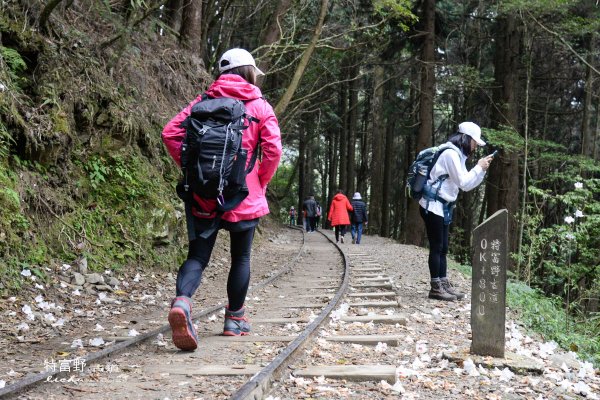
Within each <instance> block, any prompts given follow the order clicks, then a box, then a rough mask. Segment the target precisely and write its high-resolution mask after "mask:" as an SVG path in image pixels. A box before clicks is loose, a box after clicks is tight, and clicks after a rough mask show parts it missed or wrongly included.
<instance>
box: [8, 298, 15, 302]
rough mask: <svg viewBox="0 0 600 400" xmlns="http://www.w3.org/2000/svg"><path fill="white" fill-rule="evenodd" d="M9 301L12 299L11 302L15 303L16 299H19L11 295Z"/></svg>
mask: <svg viewBox="0 0 600 400" xmlns="http://www.w3.org/2000/svg"><path fill="white" fill-rule="evenodd" d="M8 301H10V302H11V303H14V302H15V301H17V298H16V297H9V298H8Z"/></svg>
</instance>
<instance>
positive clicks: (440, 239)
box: [419, 207, 450, 279]
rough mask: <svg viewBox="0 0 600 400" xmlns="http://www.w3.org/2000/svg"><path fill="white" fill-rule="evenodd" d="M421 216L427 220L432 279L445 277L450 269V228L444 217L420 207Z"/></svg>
mask: <svg viewBox="0 0 600 400" xmlns="http://www.w3.org/2000/svg"><path fill="white" fill-rule="evenodd" d="M419 211H420V212H421V218H423V221H425V229H426V230H427V239H428V240H429V274H430V275H431V279H434V278H445V277H446V276H447V275H446V274H447V271H448V266H447V264H446V255H447V254H448V228H449V227H450V225H444V217H440V216H439V215H436V214H434V213H432V212H431V211H429V212H425V209H424V208H423V207H419Z"/></svg>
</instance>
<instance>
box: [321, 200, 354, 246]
mask: <svg viewBox="0 0 600 400" xmlns="http://www.w3.org/2000/svg"><path fill="white" fill-rule="evenodd" d="M352 210H353V208H352V204H350V201H348V198H347V197H346V195H344V191H343V190H338V191H337V194H336V195H335V196H333V200H332V201H331V206H330V207H329V213H328V214H327V219H328V220H329V222H330V223H331V226H333V229H334V231H335V242H336V243H338V242H339V241H340V240H341V241H342V243H344V235H346V227H347V226H348V225H350V218H349V217H348V212H349V211H352Z"/></svg>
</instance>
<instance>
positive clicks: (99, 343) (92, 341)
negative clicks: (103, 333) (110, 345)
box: [89, 338, 104, 347]
mask: <svg viewBox="0 0 600 400" xmlns="http://www.w3.org/2000/svg"><path fill="white" fill-rule="evenodd" d="M89 344H90V346H94V347H100V346H102V345H103V344H104V339H102V338H94V339H90V340H89Z"/></svg>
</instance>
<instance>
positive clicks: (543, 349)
mask: <svg viewBox="0 0 600 400" xmlns="http://www.w3.org/2000/svg"><path fill="white" fill-rule="evenodd" d="M557 347H558V344H557V343H556V342H553V341H550V342H546V343H540V345H539V350H538V353H539V355H540V357H542V358H548V356H549V355H551V354H554V350H556V348H557Z"/></svg>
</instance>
